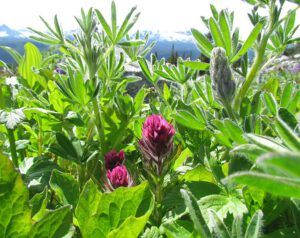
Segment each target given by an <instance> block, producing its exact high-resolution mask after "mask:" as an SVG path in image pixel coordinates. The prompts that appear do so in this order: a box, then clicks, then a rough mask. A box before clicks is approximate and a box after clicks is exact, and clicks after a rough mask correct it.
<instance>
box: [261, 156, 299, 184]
mask: <svg viewBox="0 0 300 238" xmlns="http://www.w3.org/2000/svg"><path fill="white" fill-rule="evenodd" d="M299 164H300V153H291V152H285V153H283V152H281V153H268V154H265V155H263V156H261V157H260V158H258V160H257V165H258V166H259V167H260V168H262V169H263V170H264V171H265V172H266V173H269V174H273V175H278V176H289V177H295V178H300V167H299Z"/></svg>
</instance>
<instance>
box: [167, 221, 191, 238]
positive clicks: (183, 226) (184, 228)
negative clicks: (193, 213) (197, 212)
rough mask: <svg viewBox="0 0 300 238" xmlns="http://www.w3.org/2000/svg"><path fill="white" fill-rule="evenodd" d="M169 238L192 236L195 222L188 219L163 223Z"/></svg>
mask: <svg viewBox="0 0 300 238" xmlns="http://www.w3.org/2000/svg"><path fill="white" fill-rule="evenodd" d="M162 226H163V229H164V232H165V234H166V235H167V237H168V238H191V235H192V232H193V224H192V223H191V222H188V221H180V220H178V221H174V222H171V223H165V224H163V225H162Z"/></svg>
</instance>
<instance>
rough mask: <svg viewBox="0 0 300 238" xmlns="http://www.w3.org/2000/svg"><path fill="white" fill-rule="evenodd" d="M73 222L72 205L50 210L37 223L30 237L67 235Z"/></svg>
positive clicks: (41, 237)
mask: <svg viewBox="0 0 300 238" xmlns="http://www.w3.org/2000/svg"><path fill="white" fill-rule="evenodd" d="M71 223H72V213H71V207H70V206H65V207H61V208H59V209H57V210H54V211H49V212H48V213H47V214H46V215H45V216H44V218H43V219H41V220H39V222H37V223H35V224H34V225H33V227H32V229H31V231H30V236H29V237H30V238H50V237H51V238H61V237H64V235H66V234H67V233H68V231H69V229H70V226H71Z"/></svg>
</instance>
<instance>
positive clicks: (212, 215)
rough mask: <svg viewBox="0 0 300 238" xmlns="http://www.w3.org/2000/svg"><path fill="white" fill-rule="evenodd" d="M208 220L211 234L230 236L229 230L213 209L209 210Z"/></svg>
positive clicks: (221, 237)
mask: <svg viewBox="0 0 300 238" xmlns="http://www.w3.org/2000/svg"><path fill="white" fill-rule="evenodd" d="M208 214H209V220H210V222H211V226H212V234H213V235H214V237H220V238H230V235H229V231H228V229H227V227H226V226H225V224H224V223H223V221H222V220H221V219H220V218H219V216H218V215H217V213H216V212H215V211H214V210H209V211H208Z"/></svg>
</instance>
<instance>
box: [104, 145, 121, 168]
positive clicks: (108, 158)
mask: <svg viewBox="0 0 300 238" xmlns="http://www.w3.org/2000/svg"><path fill="white" fill-rule="evenodd" d="M104 159H105V168H106V170H112V169H114V168H115V167H116V166H118V165H122V163H123V161H124V160H125V153H124V151H123V150H121V151H120V152H119V153H118V152H116V150H111V151H110V152H108V153H106V155H105V156H104Z"/></svg>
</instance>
